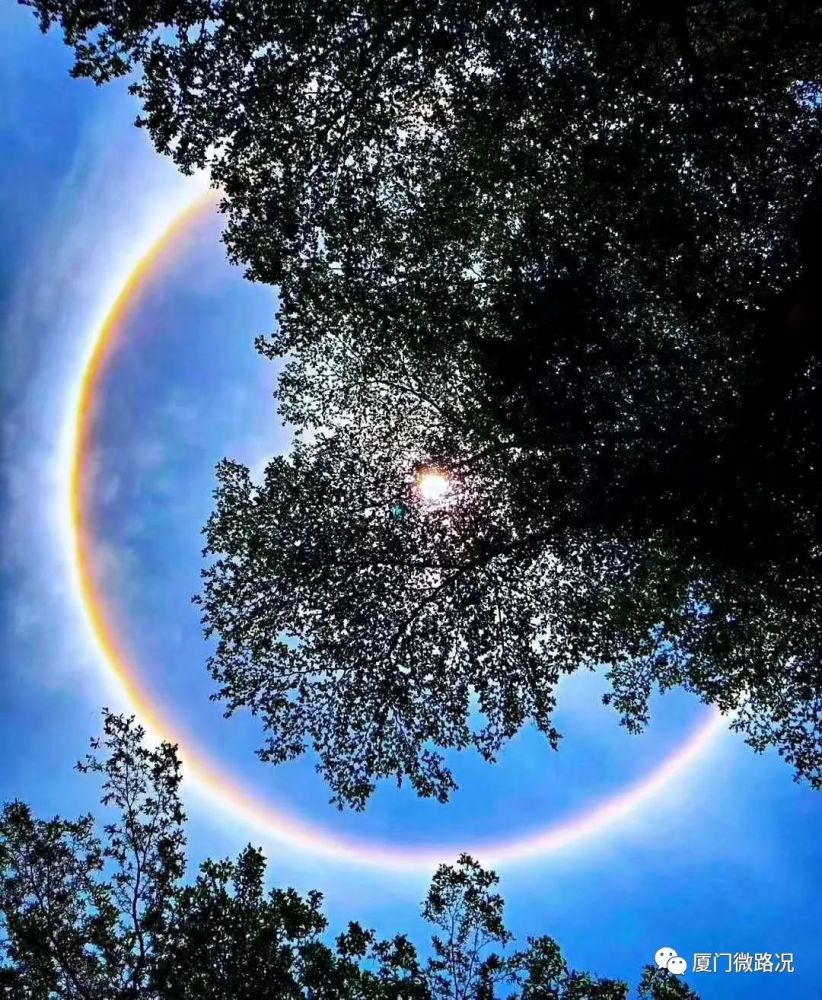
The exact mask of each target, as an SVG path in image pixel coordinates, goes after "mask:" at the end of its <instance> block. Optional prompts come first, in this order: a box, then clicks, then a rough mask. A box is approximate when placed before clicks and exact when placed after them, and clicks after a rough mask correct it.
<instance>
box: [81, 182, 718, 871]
mask: <svg viewBox="0 0 822 1000" xmlns="http://www.w3.org/2000/svg"><path fill="white" fill-rule="evenodd" d="M215 203H216V197H215V194H214V192H209V193H208V194H206V195H201V196H199V197H197V198H196V199H194V200H193V201H192V202H190V203H189V204H188V205H187V206H186V207H185V208H184V209H183V210H182V211H181V212H180V213H179V215H177V216H176V218H174V219H173V221H172V222H171V224H170V225H168V226H167V227H166V228H165V230H164V231H163V232H162V233H160V235H159V237H158V238H157V239H155V241H154V242H153V243H152V244H151V245H150V246H149V247H148V249H147V250H146V252H145V253H143V255H142V256H141V257H140V258H139V260H138V261H137V263H136V265H135V266H134V267H133V269H132V270H131V272H130V274H128V276H127V278H126V280H125V281H124V282H123V284H122V287H121V288H120V290H119V292H118V293H117V295H116V297H115V298H114V301H113V302H112V303H111V305H110V307H109V308H108V310H107V312H106V314H105V319H104V321H103V323H102V325H101V326H100V327H99V329H98V330H96V331H95V332H94V334H93V336H92V338H91V341H90V344H89V348H88V351H87V354H86V356H85V358H84V360H83V362H82V367H81V373H80V376H79V379H78V381H77V384H76V391H75V393H74V395H73V399H72V400H71V404H70V409H69V414H68V418H67V427H66V438H65V449H66V450H65V468H66V475H65V480H66V481H65V492H64V494H63V497H64V502H65V503H66V504H67V508H68V509H67V512H66V513H67V515H68V519H67V520H68V524H67V539H68V544H69V558H70V565H71V572H72V574H73V576H74V581H75V584H76V590H77V594H78V595H79V600H80V605H81V608H82V612H83V615H84V617H85V619H86V622H87V624H88V625H89V626H90V630H91V634H92V636H93V641H94V643H95V645H96V647H97V651H98V652H99V654H100V661H101V665H102V667H103V669H104V670H105V672H106V675H107V677H108V679H109V680H110V681H112V682H114V684H115V686H116V687H117V689H118V690H119V691H120V693H121V694H122V696H123V697H124V698H125V700H126V702H127V703H128V705H129V706H130V710H131V711H133V712H134V713H135V714H136V715H137V717H138V718H139V719H140V721H141V722H142V723H143V724H144V726H145V727H146V729H147V730H148V732H149V733H150V734H151V736H152V737H153V738H156V739H162V740H168V741H169V742H172V743H177V744H178V746H179V749H180V754H181V757H182V760H183V765H184V768H185V774H186V779H187V782H188V783H189V786H191V785H193V787H194V788H195V789H196V790H197V791H198V792H199V793H200V794H201V795H203V796H205V797H206V798H207V799H209V800H211V801H213V802H214V803H215V804H216V805H218V806H219V809H220V813H221V814H222V815H226V814H230V815H231V816H232V817H233V818H234V819H235V820H238V821H240V822H241V823H242V824H243V825H245V826H246V827H248V828H251V829H253V830H254V831H255V832H257V833H259V834H262V835H264V836H266V837H267V838H271V839H274V840H277V841H279V842H281V843H284V844H286V845H288V846H289V847H290V848H292V849H294V850H296V851H300V852H305V853H310V854H314V855H318V856H323V857H325V858H328V859H335V860H338V861H343V862H347V863H349V864H355V865H360V866H367V867H371V868H378V869H394V870H430V869H432V868H433V867H435V866H436V865H437V864H440V863H441V862H442V861H445V860H449V859H450V858H452V857H453V856H454V855H455V854H456V853H457V852H456V850H455V849H454V847H453V846H448V847H445V846H444V847H441V848H435V847H431V846H427V847H403V846H394V845H390V844H385V843H379V842H374V841H364V840H355V839H352V838H350V837H345V836H339V835H337V834H333V833H331V832H329V831H328V830H325V829H323V828H322V827H320V826H318V825H314V824H312V823H309V822H306V821H304V820H302V819H300V818H299V817H297V816H294V815H292V814H291V813H289V812H288V811H287V810H285V809H282V808H278V807H275V806H274V805H272V804H270V803H267V802H264V801H261V800H260V799H258V798H257V797H256V796H255V794H254V793H253V792H252V791H250V790H249V789H247V788H245V787H243V785H242V783H241V782H240V781H239V780H238V779H237V778H236V776H233V775H230V774H228V773H226V772H225V771H224V770H223V769H222V768H221V767H220V765H219V764H218V763H217V762H216V761H214V760H212V759H211V758H210V756H209V755H208V754H207V752H206V751H205V750H203V749H202V748H201V747H198V746H195V745H191V744H188V745H186V744H184V743H183V741H181V740H180V739H179V737H178V736H177V735H176V734H175V726H174V722H173V720H172V719H171V718H169V717H168V716H167V715H166V714H165V713H164V711H163V710H162V709H161V708H160V707H158V706H157V705H155V704H153V703H152V701H151V699H150V698H149V697H148V695H147V694H146V691H145V689H144V686H143V684H142V682H141V679H140V671H139V669H138V668H137V665H136V664H135V663H133V662H132V660H131V657H130V654H129V652H128V651H127V650H126V649H125V648H124V645H123V642H122V640H121V638H120V637H119V636H118V635H117V632H116V630H115V628H114V626H113V624H112V616H111V615H110V614H109V611H108V608H107V604H106V600H105V597H104V595H103V594H102V593H100V592H99V590H98V588H97V586H96V583H95V579H94V574H93V572H92V554H93V549H94V539H93V538H92V537H91V533H90V529H89V526H88V523H87V518H86V511H85V509H84V491H83V482H84V478H85V475H86V460H87V457H88V454H89V449H90V444H91V440H90V438H91V425H92V421H91V419H90V418H91V414H92V412H93V408H94V399H95V393H96V390H97V387H98V385H99V384H100V381H101V378H102V376H103V374H104V372H105V370H106V367H107V364H108V361H109V359H110V357H111V355H112V351H113V347H114V345H115V343H116V340H117V334H118V331H119V330H120V328H121V327H122V325H123V323H124V321H125V320H126V318H127V317H128V316H129V315H130V313H131V311H132V310H133V308H134V306H135V304H136V303H137V301H138V300H139V296H140V293H141V290H142V289H143V288H144V286H145V285H146V283H147V282H148V281H149V279H150V278H151V277H152V276H153V275H155V274H158V273H160V272H161V269H162V267H163V264H164V263H165V262H166V261H168V260H169V259H172V258H173V256H174V254H175V251H176V250H177V248H178V245H179V243H180V241H181V238H182V237H183V236H184V235H185V233H186V232H187V230H188V229H189V227H190V226H192V225H193V223H194V222H195V221H196V220H198V219H199V218H200V217H202V216H203V215H204V214H205V213H206V212H209V211H213V209H214V206H215ZM723 726H724V720H723V718H722V716H721V715H720V714H719V713H718V712H712V713H711V714H710V715H709V716H708V717H707V720H706V721H705V722H703V723H702V724H701V725H700V726H698V727H697V728H696V729H695V730H694V731H693V733H692V734H691V735H690V736H689V738H688V739H687V740H686V741H685V742H684V743H683V744H682V745H681V746H680V747H679V748H678V749H677V751H676V752H675V753H673V754H672V755H671V756H669V757H668V758H667V760H665V761H664V762H663V763H662V764H661V765H660V766H659V767H657V768H656V769H655V770H654V771H652V772H651V774H649V775H648V776H646V777H645V778H644V779H643V780H641V781H639V782H637V783H635V784H634V785H632V786H630V787H629V788H628V789H626V790H624V791H622V792H620V793H617V794H615V795H613V796H611V797H610V798H607V799H605V800H603V801H601V802H600V803H599V804H598V805H596V806H595V807H594V808H592V809H589V810H588V811H586V812H584V813H582V814H580V815H577V816H572V817H570V818H568V819H566V820H563V821H560V822H558V823H555V824H553V825H551V826H549V827H547V828H544V829H542V830H540V831H538V832H536V833H533V834H529V835H527V836H524V837H521V838H518V839H511V840H506V841H498V842H489V843H480V844H474V845H471V844H467V845H466V846H465V848H464V849H465V850H468V851H469V852H470V853H472V854H474V856H476V857H478V858H481V859H482V860H483V862H485V863H487V864H501V863H514V862H522V861H527V860H532V859H535V858H537V857H540V856H543V855H546V854H549V853H551V852H554V851H558V850H560V849H563V848H569V847H571V846H576V845H579V844H580V843H581V842H582V841H583V840H585V839H587V838H590V837H592V836H593V835H594V834H598V833H602V832H603V831H605V830H606V829H608V828H610V827H612V826H614V825H615V824H616V823H618V822H619V821H621V820H624V819H625V818H626V817H627V816H628V815H629V814H631V813H633V812H634V811H635V810H636V809H637V808H638V807H639V806H641V805H643V804H645V803H647V802H649V801H650V800H651V799H652V798H653V797H654V796H655V795H657V794H658V793H660V792H662V791H664V790H665V789H667V788H669V787H670V785H671V783H672V782H673V781H675V779H677V778H678V777H680V776H681V775H682V774H683V772H684V771H685V770H686V769H687V768H688V767H689V766H691V765H692V764H693V763H694V762H695V761H696V760H697V758H698V757H699V756H700V755H701V754H703V753H704V751H705V750H706V749H707V748H708V746H709V744H710V743H711V742H712V740H713V739H714V737H715V736H716V735H717V734H718V733H719V732H720V731H721V729H722V728H723Z"/></svg>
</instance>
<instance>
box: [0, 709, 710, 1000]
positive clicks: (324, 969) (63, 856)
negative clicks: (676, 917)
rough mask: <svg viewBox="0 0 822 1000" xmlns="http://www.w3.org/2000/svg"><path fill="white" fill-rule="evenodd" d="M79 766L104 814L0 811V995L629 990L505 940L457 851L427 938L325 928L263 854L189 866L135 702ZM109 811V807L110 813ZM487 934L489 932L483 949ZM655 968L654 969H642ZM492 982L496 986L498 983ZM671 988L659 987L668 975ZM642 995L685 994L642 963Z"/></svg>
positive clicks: (225, 996)
mask: <svg viewBox="0 0 822 1000" xmlns="http://www.w3.org/2000/svg"><path fill="white" fill-rule="evenodd" d="M92 747H93V750H94V753H93V754H92V755H89V757H87V759H86V761H85V763H83V764H81V765H78V766H79V767H80V769H81V770H82V771H86V772H93V773H95V774H98V775H100V776H101V777H102V779H103V796H102V803H103V805H104V806H105V807H106V808H107V817H108V818H109V821H108V822H106V823H105V824H104V825H103V827H102V833H100V832H99V831H98V829H97V827H96V824H95V822H94V819H93V817H92V816H90V815H88V816H84V817H82V818H81V819H79V820H77V821H71V820H64V819H61V818H55V819H52V820H47V821H44V820H39V819H35V818H34V817H33V815H32V813H31V811H30V809H29V808H28V807H27V806H26V805H24V804H23V803H21V802H13V803H10V804H8V805H6V807H5V809H4V810H3V813H2V817H0V876H1V877H2V878H1V880H0V996H2V997H4V998H5V1000H52V998H54V1000H126V998H129V1000H132V998H146V1000H270V998H272V997H277V1000H346V998H350V1000H493V998H494V997H502V996H506V997H510V998H511V1000H517V998H519V1000H549V998H550V1000H626V998H627V996H628V987H627V986H626V984H624V983H621V982H617V981H616V980H606V979H597V978H595V977H592V976H589V975H582V974H579V973H576V972H573V971H572V970H570V969H569V968H568V966H567V964H566V963H565V961H564V959H563V958H562V956H561V954H560V951H559V949H558V947H557V945H556V944H555V942H554V941H552V940H551V939H550V938H546V937H542V938H537V939H533V940H529V942H528V947H527V948H526V949H525V950H524V951H519V952H512V951H511V950H510V948H509V947H508V946H509V945H510V943H511V940H512V939H511V935H510V933H509V932H508V931H507V930H506V928H505V925H504V922H503V902H502V899H501V897H500V896H499V895H498V894H496V893H495V892H494V888H495V886H496V884H497V881H498V880H497V877H496V875H494V873H493V872H489V871H486V870H484V869H483V868H482V867H481V866H480V865H479V864H478V863H477V862H476V861H474V860H473V859H472V858H470V857H468V856H466V855H463V856H462V857H460V858H459V860H458V862H457V863H456V864H454V865H441V866H440V867H439V868H438V870H437V872H436V874H435V875H434V878H433V881H432V883H431V887H430V889H429V891H428V895H427V898H426V900H425V902H424V905H423V915H424V917H425V918H426V920H427V921H428V922H429V923H431V924H432V925H433V926H434V927H435V928H436V929H437V934H435V936H434V937H433V940H432V947H431V956H430V957H429V958H428V959H427V960H426V961H422V959H421V958H420V957H419V956H418V954H417V951H416V948H415V947H414V945H413V944H412V943H411V942H410V941H409V939H408V938H407V937H405V936H404V935H397V936H396V937H394V938H393V939H392V940H389V941H381V940H379V939H378V938H377V937H376V935H375V934H374V933H373V932H372V931H369V930H366V929H364V928H363V927H362V926H360V925H359V924H357V923H351V924H349V926H348V928H347V930H346V931H345V932H344V933H342V934H340V935H339V936H338V937H337V938H336V940H335V941H334V942H333V944H329V943H327V941H326V940H325V938H326V936H327V935H326V932H327V929H328V926H327V922H326V919H325V917H324V916H323V914H322V896H321V895H320V893H318V892H310V893H309V894H308V895H307V896H306V897H302V896H300V895H299V894H298V893H297V892H295V891H294V890H293V889H286V890H281V889H272V890H269V891H266V888H265V876H266V860H265V858H264V857H263V855H262V852H261V851H259V850H258V849H255V848H253V847H251V846H249V847H247V848H246V849H245V850H244V851H243V852H242V853H241V854H240V856H239V857H238V858H237V860H236V861H229V860H224V861H213V860H207V861H205V862H203V864H202V865H201V866H200V870H199V873H198V874H197V876H196V878H195V879H194V881H192V882H185V881H184V879H183V869H184V866H185V833H184V831H185V816H184V814H183V811H182V806H181V803H180V798H179V785H180V762H179V759H178V756H177V751H176V748H175V747H173V746H170V745H169V744H162V745H161V746H159V747H155V748H148V747H146V746H145V745H144V732H143V730H142V728H141V727H140V726H139V725H137V724H136V722H135V720H134V718H133V717H131V718H126V717H123V716H118V715H113V714H111V713H109V712H106V713H105V719H104V736H103V738H102V740H96V741H93V742H92ZM112 814H113V818H112ZM493 949H497V950H493ZM649 976H650V977H651V978H650V979H649V978H648V977H649ZM500 990H502V992H500ZM666 991H667V992H666ZM640 996H643V997H652V998H653V1000H678V998H681V1000H689V998H693V997H695V994H693V993H692V992H691V991H690V990H689V989H688V988H687V987H686V986H685V985H684V984H683V983H682V982H681V981H679V980H677V979H675V978H674V977H673V976H671V975H669V974H668V973H667V972H660V971H659V970H657V972H656V973H652V970H651V969H650V968H649V969H646V970H645V973H644V978H643V981H642V985H641V990H640Z"/></svg>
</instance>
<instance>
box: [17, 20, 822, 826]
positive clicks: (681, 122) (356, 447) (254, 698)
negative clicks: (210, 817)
mask: <svg viewBox="0 0 822 1000" xmlns="http://www.w3.org/2000/svg"><path fill="white" fill-rule="evenodd" d="M26 2H27V3H28V5H29V6H32V7H33V8H34V9H35V11H36V12H37V14H38V16H39V18H40V22H41V25H42V27H43V28H44V29H46V28H48V27H49V26H51V25H52V24H55V23H59V24H60V25H61V26H62V28H63V31H64V35H65V38H66V41H67V43H68V44H69V45H72V46H74V48H75V51H76V56H77V61H76V66H75V73H76V74H77V75H80V76H87V77H90V78H92V79H94V80H95V81H97V82H103V81H106V80H109V79H111V78H113V77H117V76H121V75H126V74H129V73H132V74H133V83H132V89H133V92H134V93H135V95H136V96H137V97H138V99H139V100H140V101H141V103H142V108H143V111H142V117H141V122H142V124H144V125H145V127H147V129H148V130H149V132H150V134H151V136H152V138H153V140H154V142H155V144H156V146H157V148H158V149H159V150H161V151H162V152H164V153H168V154H169V155H171V156H172V157H173V158H174V160H175V161H176V162H177V163H178V164H179V165H180V167H181V168H182V169H183V170H186V171H191V170H194V169H198V168H205V169H207V170H209V171H210V174H211V177H212V179H213V182H214V184H215V185H217V186H218V187H219V188H220V189H221V190H222V192H223V198H224V203H223V208H224V210H225V212H226V215H227V228H226V235H225V239H226V243H227V246H228V249H229V253H230V255H231V256H232V257H233V259H235V260H237V261H240V262H242V263H243V264H245V266H246V268H247V272H248V275H249V276H250V277H251V278H252V279H254V280H258V281H265V282H270V283H272V284H276V285H277V286H278V288H279V291H280V303H281V304H280V310H279V314H278V317H277V319H278V325H277V329H276V331H275V333H274V334H273V335H272V337H270V338H265V339H263V340H261V342H260V349H261V350H262V351H263V352H264V353H266V354H268V355H270V356H274V357H284V358H286V359H287V365H286V368H285V372H284V374H283V376H282V378H281V380H280V385H279V391H278V394H279V405H280V411H281V415H282V417H283V418H284V419H286V420H288V421H290V422H291V423H292V424H293V425H294V426H295V427H296V428H297V436H296V440H295V444H294V448H293V451H292V453H291V454H290V455H288V456H283V457H279V458H277V459H275V460H274V461H273V462H272V463H271V464H270V466H269V468H268V470H267V472H266V475H265V479H264V481H263V482H262V483H258V482H253V481H252V479H251V476H250V473H249V472H248V470H247V469H245V468H243V467H242V466H239V465H237V464H235V463H231V462H226V463H224V464H223V465H222V466H221V468H220V470H219V482H218V490H217V496H216V510H215V513H214V516H213V517H212V519H211V521H210V523H209V526H208V529H207V552H208V554H209V555H210V556H212V557H213V561H212V563H211V564H210V566H209V567H208V568H207V570H206V573H205V583H204V592H203V595H202V597H201V600H202V607H203V613H204V622H205V625H206V627H207V629H208V630H209V632H210V633H214V634H216V636H217V638H218V640H219V643H218V648H217V652H216V654H215V656H214V659H213V661H212V664H211V667H212V672H213V674H214V677H215V679H216V680H217V682H218V684H219V691H220V695H221V696H222V697H223V698H224V699H225V701H226V704H227V707H228V710H229V711H233V710H236V709H240V708H250V709H251V710H252V711H254V712H255V713H257V714H258V715H260V717H261V718H262V720H263V723H264V726H265V729H266V731H267V734H268V738H267V742H266V744H265V746H264V748H263V749H262V751H261V752H262V755H263V756H264V757H265V758H267V759H270V760H272V761H282V760H286V759H289V758H290V757H293V756H295V755H297V754H300V753H303V752H304V751H306V750H309V749H310V750H312V751H314V752H315V753H316V754H317V757H318V760H319V766H320V768H321V770H322V771H323V773H324V775H325V777H326V779H327V780H328V782H329V784H330V786H331V788H332V792H333V795H334V798H335V800H336V801H337V802H339V803H340V804H344V803H348V804H353V805H355V806H358V807H361V806H362V805H364V803H365V801H366V800H367V798H368V796H369V794H370V793H371V791H372V790H373V787H374V782H375V781H376V780H377V779H379V778H380V777H385V776H396V777H397V778H399V779H403V778H408V779H410V781H411V782H412V784H413V786H414V787H415V788H416V790H417V791H418V792H419V793H420V794H423V795H435V796H438V797H439V798H441V799H445V798H447V797H448V795H449V794H450V792H451V790H452V789H453V787H454V779H453V776H452V775H451V774H450V772H449V771H448V768H447V767H446V765H445V763H444V759H443V756H442V753H441V751H442V750H443V749H445V748H451V747H465V746H470V745H473V746H475V747H476V748H477V749H478V750H479V751H480V752H481V753H483V754H484V755H485V756H486V757H487V758H489V759H493V757H494V756H495V754H496V753H497V752H498V751H499V749H500V748H501V747H502V746H503V744H504V743H505V741H506V740H508V739H509V738H510V737H511V736H513V735H514V734H515V733H516V732H517V731H518V730H519V729H520V728H521V727H522V726H523V725H525V724H526V723H528V722H533V723H534V724H536V725H537V726H538V727H539V728H540V729H541V730H542V731H543V732H544V733H545V734H546V735H547V737H548V738H549V740H550V741H551V742H552V743H553V744H554V745H556V744H557V741H558V738H559V734H558V733H557V732H556V730H555V728H554V726H553V722H552V709H553V707H554V688H555V686H556V683H557V681H558V679H559V677H560V676H561V675H562V673H564V672H570V671H573V670H575V669H577V668H578V667H580V666H582V665H596V664H604V665H605V667H606V669H607V670H608V672H609V676H610V679H611V683H612V688H613V690H612V693H611V694H610V695H609V699H610V700H611V701H612V702H613V703H614V705H615V706H616V708H617V710H618V712H619V714H620V716H621V718H622V720H623V722H624V723H625V724H626V725H628V726H629V727H630V728H631V729H639V728H641V727H642V725H643V724H644V723H645V722H646V721H647V717H648V699H649V696H650V693H651V691H652V690H653V689H654V687H655V686H659V687H662V688H663V689H665V688H669V687H671V686H674V685H680V686H683V687H685V688H686V689H687V690H689V691H692V692H694V693H695V694H696V695H697V696H698V697H699V698H700V699H702V700H703V701H705V702H710V703H713V704H715V705H717V706H719V708H721V709H722V710H724V711H727V712H731V713H733V720H734V721H733V725H734V726H736V727H737V728H738V729H739V730H741V731H742V732H743V733H744V734H745V736H746V738H747V740H748V741H749V742H750V743H751V745H752V746H753V747H754V748H755V749H757V750H761V749H764V748H766V747H768V746H775V747H777V749H778V750H779V752H780V753H781V754H783V756H785V758H786V759H787V760H788V761H789V762H790V763H791V764H792V765H793V767H794V769H795V771H796V773H797V774H798V775H800V776H802V777H804V778H806V779H808V780H809V781H810V782H811V783H812V784H814V785H815V786H819V785H820V784H822V733H821V732H820V712H821V711H822V575H820V574H821V573H822V558H821V557H822V548H820V527H822V519H820V508H819V497H820V488H821V487H822V481H821V480H820V470H822V462H821V461H820V459H821V458H822V456H820V454H819V448H820V440H822V436H821V435H820V431H821V430H822V428H820V423H819V421H820V407H819V401H818V394H819V376H820V343H822V341H821V340H820V337H821V336H822V304H821V303H820V288H822V280H820V279H822V258H820V252H821V251H820V241H819V238H818V237H819V220H820V197H819V192H820V190H822V185H820V163H822V159H821V157H822V146H821V145H820V115H822V102H820V100H819V88H820V82H822V44H820V42H822V38H820V32H821V31H822V24H821V23H820V17H819V14H818V11H817V9H816V7H817V4H816V2H807V0H799V2H787V0H777V2H774V3H764V2H760V0H728V2H725V3H722V4H716V3H708V2H707V0H704V2H698V0H695V2H685V0H680V2H676V0H669V2H662V3H650V2H647V0H610V2H604V3H600V4H596V5H591V4H589V3H580V2H577V0H564V2H562V0H560V2H557V3H553V4H543V3H534V2H531V0H514V2H505V3H503V2H498V0H483V2H470V3H468V2H466V3H462V2H458V3H450V2H449V3H443V2H441V0H422V2H416V0H415V2H414V3H410V2H407V0H366V2H358V3H352V2H350V0H333V2H332V0H303V2H298V3H293V4H289V5H287V6H286V5H279V4H267V3H257V2H253V0H186V2H181V0H170V2H167V3H166V2H164V3H158V4H145V3H139V4H138V3H121V2H119V0H118V2H116V3H115V2H114V0H95V2H91V0H26ZM425 469H429V470H435V471H438V472H439V473H440V474H442V475H444V476H446V477H447V479H448V484H449V493H448V496H447V498H444V499H443V502H439V503H433V502H428V501H426V500H425V499H424V498H423V497H421V496H420V494H419V491H418V490H417V489H416V487H415V482H416V479H417V477H418V474H419V472H420V471H421V470H425ZM475 702H476V703H477V704H478V707H479V709H480V711H481V715H482V721H481V723H480V724H475V723H474V721H473V716H472V711H471V709H472V706H473V705H474V703H475Z"/></svg>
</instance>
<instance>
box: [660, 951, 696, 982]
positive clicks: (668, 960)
mask: <svg viewBox="0 0 822 1000" xmlns="http://www.w3.org/2000/svg"><path fill="white" fill-rule="evenodd" d="M654 961H655V962H656V964H657V965H658V966H659V968H660V969H667V970H668V972H671V973H673V974H674V975H675V976H684V975H685V972H686V970H687V968H688V963H687V962H686V961H685V959H684V958H681V957H680V956H679V955H677V953H676V950H675V949H674V948H659V949H658V951H657V953H656V955H654Z"/></svg>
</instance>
